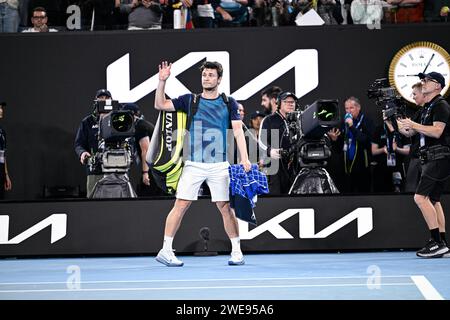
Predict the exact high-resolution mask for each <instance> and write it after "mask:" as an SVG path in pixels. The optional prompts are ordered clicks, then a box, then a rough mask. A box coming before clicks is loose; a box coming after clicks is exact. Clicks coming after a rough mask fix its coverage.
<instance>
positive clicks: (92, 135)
mask: <svg viewBox="0 0 450 320" xmlns="http://www.w3.org/2000/svg"><path fill="white" fill-rule="evenodd" d="M107 99H112V96H111V93H110V92H109V91H108V90H106V89H100V90H98V91H97V93H96V94H95V100H94V105H95V106H94V110H93V112H92V113H91V114H90V115H88V116H87V117H85V118H84V119H83V120H82V121H81V124H80V126H79V127H78V131H77V135H76V137H75V152H76V153H77V156H78V159H79V160H80V163H81V164H83V165H86V174H87V183H86V191H87V195H86V196H87V198H89V197H90V196H91V194H92V192H93V191H94V187H95V184H96V183H97V182H98V181H99V180H100V179H102V178H103V174H102V168H101V166H99V165H97V166H88V165H87V164H88V159H89V158H90V157H92V156H94V155H95V153H96V152H97V151H98V142H99V141H98V131H99V128H98V123H99V120H100V119H101V118H103V117H104V116H105V115H106V113H99V112H98V110H97V108H96V102H98V101H105V100H107Z"/></svg>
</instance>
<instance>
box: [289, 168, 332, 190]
mask: <svg viewBox="0 0 450 320" xmlns="http://www.w3.org/2000/svg"><path fill="white" fill-rule="evenodd" d="M300 163H301V165H302V169H301V170H300V172H299V173H298V174H297V176H296V177H295V179H294V183H293V184H292V186H291V188H290V189H289V194H314V193H318V194H321V193H339V190H338V188H337V187H336V185H335V184H334V181H333V179H331V177H330V175H329V173H328V171H327V170H326V169H325V168H324V167H323V166H325V165H326V162H325V163H308V164H305V163H303V162H302V161H301V160H300Z"/></svg>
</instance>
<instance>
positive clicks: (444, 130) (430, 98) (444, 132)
mask: <svg viewBox="0 0 450 320" xmlns="http://www.w3.org/2000/svg"><path fill="white" fill-rule="evenodd" d="M419 78H420V79H421V82H422V93H423V94H424V95H425V99H426V103H425V105H424V107H423V109H422V112H421V116H420V122H415V121H413V120H411V119H409V118H407V119H399V120H398V123H399V130H400V132H401V133H402V134H404V135H406V136H409V137H411V136H413V135H419V146H420V149H419V153H420V160H421V165H422V175H421V177H420V181H419V185H418V186H417V189H416V193H415V195H414V201H415V203H416V204H417V206H418V207H419V209H420V211H421V212H422V215H423V217H424V219H425V221H426V223H427V225H428V229H429V230H430V234H431V239H430V240H429V241H428V243H427V244H426V245H425V246H424V247H423V248H422V249H420V250H419V251H417V256H419V257H424V258H430V257H441V256H442V255H444V254H448V252H449V249H448V247H447V243H446V239H445V216H444V211H443V209H442V205H441V203H440V198H441V194H442V192H443V190H444V187H445V181H446V180H447V179H448V178H449V177H450V174H449V173H450V129H449V127H448V125H447V124H448V122H449V117H450V106H449V105H448V103H447V102H446V101H445V99H444V98H443V97H442V96H441V95H440V92H441V91H442V89H443V88H444V87H445V79H444V77H443V76H442V74H440V73H438V72H430V73H428V74H423V73H419Z"/></svg>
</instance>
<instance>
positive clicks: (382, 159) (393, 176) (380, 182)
mask: <svg viewBox="0 0 450 320" xmlns="http://www.w3.org/2000/svg"><path fill="white" fill-rule="evenodd" d="M383 121H384V123H383V125H381V126H378V127H377V128H376V129H375V133H374V136H373V139H372V162H371V163H372V164H375V168H374V171H373V177H372V178H373V185H374V191H375V192H392V191H394V192H400V191H401V187H402V185H403V181H404V178H405V175H406V174H405V167H404V162H405V157H406V156H407V155H408V154H409V147H408V141H407V140H406V138H405V137H404V136H403V135H400V134H399V133H398V132H397V131H396V130H395V128H394V125H393V124H392V121H396V120H395V119H390V118H386V117H385V112H384V111H383Z"/></svg>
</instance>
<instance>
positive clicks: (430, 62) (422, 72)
mask: <svg viewBox="0 0 450 320" xmlns="http://www.w3.org/2000/svg"><path fill="white" fill-rule="evenodd" d="M433 58H434V53H433V55H432V56H431V58H430V61H428V63H427V66H426V67H425V70H423V72H422V73H425V71H427V69H428V66H429V65H430V63H431V60H433Z"/></svg>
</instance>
